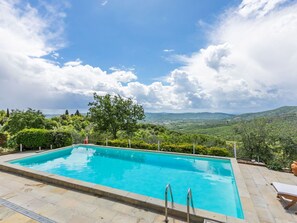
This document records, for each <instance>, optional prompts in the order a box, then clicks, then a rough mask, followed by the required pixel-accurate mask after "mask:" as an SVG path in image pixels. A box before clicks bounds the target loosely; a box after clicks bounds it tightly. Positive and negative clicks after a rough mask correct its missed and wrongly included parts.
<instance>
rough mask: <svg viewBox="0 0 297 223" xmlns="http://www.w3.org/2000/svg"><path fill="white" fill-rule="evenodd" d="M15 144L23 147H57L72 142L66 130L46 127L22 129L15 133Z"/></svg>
mask: <svg viewBox="0 0 297 223" xmlns="http://www.w3.org/2000/svg"><path fill="white" fill-rule="evenodd" d="M16 142H17V144H22V145H23V148H24V149H37V148H39V147H41V148H50V145H53V148H59V147H64V146H69V145H71V144H72V136H71V133H69V132H67V131H53V130H46V129H24V130H22V131H20V132H19V133H17V135H16Z"/></svg>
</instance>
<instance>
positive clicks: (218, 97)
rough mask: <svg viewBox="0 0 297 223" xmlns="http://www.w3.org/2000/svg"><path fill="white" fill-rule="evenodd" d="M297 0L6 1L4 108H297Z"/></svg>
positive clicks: (0, 80)
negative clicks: (110, 102)
mask: <svg viewBox="0 0 297 223" xmlns="http://www.w3.org/2000/svg"><path fill="white" fill-rule="evenodd" d="M296 40H297V0H242V1H240V0H228V1H222V0H199V1H197V0H162V1H161V0H150V1H138V0H125V1H121V0H88V1H80V0H72V1H70V0H48V1H42V0H1V1H0V109H6V108H10V109H16V108H18V109H26V108H29V107H30V108H34V109H41V110H43V111H46V113H55V112H57V111H64V110H65V109H70V110H71V109H73V110H76V109H79V110H80V111H82V112H83V111H87V109H88V102H91V101H92V100H93V94H94V92H96V93H97V94H99V95H105V94H120V95H121V96H123V97H126V98H132V99H133V100H135V102H136V103H139V104H141V105H143V107H144V109H145V111H146V112H202V111H209V112H227V113H245V112H256V111H263V110H268V109H273V108H277V107H280V106H285V105H297V101H296V100H297V99H296V98H297V88H296V85H297V66H296V65H297V41H296Z"/></svg>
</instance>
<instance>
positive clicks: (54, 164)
mask: <svg viewBox="0 0 297 223" xmlns="http://www.w3.org/2000/svg"><path fill="white" fill-rule="evenodd" d="M95 152H96V150H95V149H91V148H84V147H77V148H74V149H73V150H72V151H71V153H70V155H69V156H67V157H62V158H56V159H54V160H49V161H47V162H44V163H40V164H33V165H32V166H30V167H31V168H33V169H36V170H40V171H48V170H51V169H58V168H62V167H63V168H65V169H67V170H75V171H81V170H82V169H83V168H86V167H87V166H88V165H87V164H88V163H89V162H90V159H91V158H92V156H94V154H95Z"/></svg>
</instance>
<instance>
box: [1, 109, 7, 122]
mask: <svg viewBox="0 0 297 223" xmlns="http://www.w3.org/2000/svg"><path fill="white" fill-rule="evenodd" d="M6 119H7V117H6V113H5V111H4V110H0V125H3V124H4V123H5V122H6Z"/></svg>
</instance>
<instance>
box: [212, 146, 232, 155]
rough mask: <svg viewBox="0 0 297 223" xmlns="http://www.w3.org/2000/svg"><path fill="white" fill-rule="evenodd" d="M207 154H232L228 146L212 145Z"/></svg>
mask: <svg viewBox="0 0 297 223" xmlns="http://www.w3.org/2000/svg"><path fill="white" fill-rule="evenodd" d="M207 154H208V155H211V156H231V154H230V152H229V151H228V150H227V149H226V148H218V147H211V148H209V149H207Z"/></svg>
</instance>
